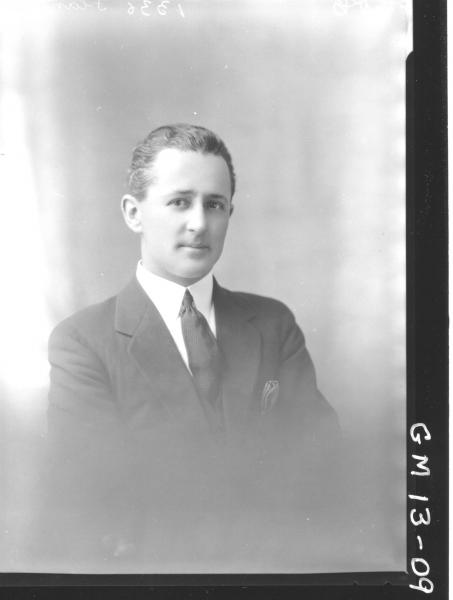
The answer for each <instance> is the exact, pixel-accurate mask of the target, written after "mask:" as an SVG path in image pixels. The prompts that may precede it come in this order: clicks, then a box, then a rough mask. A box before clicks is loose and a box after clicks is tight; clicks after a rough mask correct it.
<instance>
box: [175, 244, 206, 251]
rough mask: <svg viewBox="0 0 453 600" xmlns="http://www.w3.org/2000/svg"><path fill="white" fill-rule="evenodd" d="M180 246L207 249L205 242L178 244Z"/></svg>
mask: <svg viewBox="0 0 453 600" xmlns="http://www.w3.org/2000/svg"><path fill="white" fill-rule="evenodd" d="M180 246H181V247H182V248H192V249H193V250H207V249H208V248H209V246H208V245H207V244H180Z"/></svg>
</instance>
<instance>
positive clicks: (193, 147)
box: [127, 123, 236, 200]
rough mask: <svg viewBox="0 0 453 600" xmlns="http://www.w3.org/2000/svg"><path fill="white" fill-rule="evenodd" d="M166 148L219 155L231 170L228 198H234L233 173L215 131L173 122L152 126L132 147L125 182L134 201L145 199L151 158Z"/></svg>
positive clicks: (224, 148) (228, 155)
mask: <svg viewBox="0 0 453 600" xmlns="http://www.w3.org/2000/svg"><path fill="white" fill-rule="evenodd" d="M166 148H176V149H177V150H182V151H192V152H201V153H202V154H214V155H215V156H221V157H222V158H223V159H224V160H225V162H226V164H227V167H228V171H229V173H230V180H231V197H233V195H234V192H235V188H236V175H235V173H234V168H233V162H232V160H231V155H230V153H229V151H228V149H227V147H226V146H225V144H224V142H223V141H222V140H221V139H220V137H219V136H218V135H217V134H215V133H214V132H213V131H210V130H209V129H206V128H205V127H200V126H199V125H189V124H187V123H176V124H174V125H164V126H162V127H158V128H157V129H154V130H153V131H151V133H149V134H148V135H147V136H146V138H145V139H144V140H143V142H141V143H140V144H138V145H137V146H136V147H135V148H134V151H133V153H132V162H131V166H130V168H129V172H128V180H127V183H128V191H129V193H130V194H131V195H132V196H134V197H135V198H136V199H137V200H144V198H145V197H146V192H147V190H148V186H149V185H150V183H152V182H153V169H152V167H153V164H154V161H155V160H156V157H157V155H158V154H159V152H160V151H161V150H165V149H166Z"/></svg>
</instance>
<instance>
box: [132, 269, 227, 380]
mask: <svg viewBox="0 0 453 600" xmlns="http://www.w3.org/2000/svg"><path fill="white" fill-rule="evenodd" d="M136 275H137V280H138V282H139V284H140V285H141V286H142V288H143V289H144V290H145V293H146V295H147V296H148V298H149V299H150V300H151V302H153V303H154V305H155V306H156V308H157V310H158V311H159V314H160V316H161V317H162V319H163V321H164V323H165V325H166V326H167V328H168V330H169V332H170V334H171V336H172V338H173V340H174V342H175V344H176V346H177V348H178V350H179V352H180V354H181V356H182V359H183V360H184V362H185V364H186V366H187V368H188V369H189V371H190V368H189V358H188V356H187V350H186V345H185V343H184V338H183V335H182V329H181V317H180V316H179V311H180V309H181V303H182V299H183V297H184V294H185V292H186V289H188V290H189V291H190V293H191V294H192V297H193V299H194V302H195V306H196V307H197V309H198V310H199V311H200V312H201V314H202V315H203V316H204V317H205V319H206V321H207V322H208V325H209V327H210V329H211V331H212V333H213V334H214V336H215V335H216V324H215V311H214V304H213V302H212V288H213V278H212V273H208V274H207V275H205V276H204V277H203V279H200V280H199V281H197V282H196V283H194V284H193V285H191V286H189V287H188V288H185V287H184V286H183V285H179V283H175V282H174V281H170V280H169V279H165V278H164V277H160V276H159V275H155V274H154V273H151V271H148V269H145V267H144V266H143V264H142V261H141V260H140V261H139V262H138V265H137V272H136Z"/></svg>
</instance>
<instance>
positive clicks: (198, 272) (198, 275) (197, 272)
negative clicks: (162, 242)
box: [177, 264, 213, 280]
mask: <svg viewBox="0 0 453 600" xmlns="http://www.w3.org/2000/svg"><path fill="white" fill-rule="evenodd" d="M212 267H213V265H212V264H208V265H203V266H201V265H197V266H196V267H194V268H191V269H181V270H180V271H179V272H178V273H177V276H178V277H179V278H181V279H187V280H194V279H196V280H198V279H203V277H204V276H205V275H207V274H208V273H209V271H210V270H211V269H212Z"/></svg>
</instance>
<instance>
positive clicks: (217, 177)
mask: <svg viewBox="0 0 453 600" xmlns="http://www.w3.org/2000/svg"><path fill="white" fill-rule="evenodd" d="M152 173H153V183H152V184H151V186H152V187H158V188H160V189H161V190H162V191H171V190H194V191H199V192H202V193H215V194H222V195H224V196H226V197H230V195H231V181H230V172H229V170H228V166H227V164H226V162H225V160H224V159H223V158H222V157H221V156H217V155H215V154H203V153H202V152H193V151H184V150H178V149H177V148H165V149H164V150H161V151H160V152H159V154H158V155H157V157H156V159H155V161H154V163H153V165H152Z"/></svg>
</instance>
